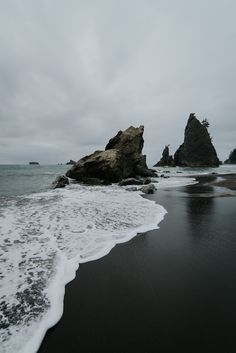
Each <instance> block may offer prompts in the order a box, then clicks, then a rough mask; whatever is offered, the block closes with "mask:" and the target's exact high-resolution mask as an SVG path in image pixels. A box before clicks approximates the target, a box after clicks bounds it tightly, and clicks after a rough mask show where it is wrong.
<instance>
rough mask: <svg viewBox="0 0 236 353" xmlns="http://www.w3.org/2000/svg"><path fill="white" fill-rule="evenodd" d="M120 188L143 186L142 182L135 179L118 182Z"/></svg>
mask: <svg viewBox="0 0 236 353" xmlns="http://www.w3.org/2000/svg"><path fill="white" fill-rule="evenodd" d="M119 185H120V186H125V185H143V182H142V180H140V179H136V178H127V179H123V180H121V181H120V182H119Z"/></svg>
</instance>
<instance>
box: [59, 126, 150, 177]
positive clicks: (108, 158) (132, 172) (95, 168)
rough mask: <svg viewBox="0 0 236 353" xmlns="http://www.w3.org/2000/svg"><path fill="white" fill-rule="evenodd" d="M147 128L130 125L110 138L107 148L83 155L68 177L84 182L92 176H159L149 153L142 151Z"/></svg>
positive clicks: (69, 171) (68, 173)
mask: <svg viewBox="0 0 236 353" xmlns="http://www.w3.org/2000/svg"><path fill="white" fill-rule="evenodd" d="M143 131H144V127H143V126H140V127H138V128H135V127H133V126H130V127H129V128H128V129H126V130H125V131H119V132H118V134H117V135H116V136H115V137H113V138H111V139H110V141H109V142H108V144H107V146H106V148H105V151H95V152H94V153H93V154H91V155H89V156H85V157H83V158H82V159H80V160H79V161H78V162H76V164H75V165H74V166H73V167H72V168H71V169H70V170H68V172H67V173H66V176H68V177H69V178H72V179H76V180H78V181H81V182H87V180H88V179H91V178H92V179H93V180H94V179H99V180H100V181H102V182H104V183H112V182H119V181H121V180H122V179H127V178H137V177H149V176H155V175H156V173H155V171H154V170H151V169H149V168H148V167H147V164H146V156H145V155H143V154H142V149H143V144H144V140H143Z"/></svg>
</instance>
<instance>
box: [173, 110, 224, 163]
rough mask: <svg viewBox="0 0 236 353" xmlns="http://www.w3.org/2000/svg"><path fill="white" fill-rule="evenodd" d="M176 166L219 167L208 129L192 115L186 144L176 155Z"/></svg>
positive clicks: (187, 127) (188, 124) (187, 130)
mask: <svg viewBox="0 0 236 353" xmlns="http://www.w3.org/2000/svg"><path fill="white" fill-rule="evenodd" d="M174 164H175V165H176V166H181V167H218V166H219V164H220V161H219V159H218V157H217V154H216V150H215V148H214V146H213V144H212V141H211V137H210V135H209V133H208V130H207V127H206V126H205V125H204V124H202V123H201V122H200V121H199V120H198V119H197V118H196V117H195V115H194V114H193V113H191V114H190V116H189V119H188V122H187V125H186V128H185V134H184V142H183V144H182V145H181V146H180V147H179V148H178V149H177V151H176V152H175V154H174Z"/></svg>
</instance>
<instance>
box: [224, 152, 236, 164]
mask: <svg viewBox="0 0 236 353" xmlns="http://www.w3.org/2000/svg"><path fill="white" fill-rule="evenodd" d="M224 163H225V164H236V148H235V149H234V150H233V151H232V152H230V154H229V158H228V159H226V161H224Z"/></svg>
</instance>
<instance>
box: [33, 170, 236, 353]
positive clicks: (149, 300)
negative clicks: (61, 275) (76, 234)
mask: <svg viewBox="0 0 236 353" xmlns="http://www.w3.org/2000/svg"><path fill="white" fill-rule="evenodd" d="M214 177H216V178H217V177H218V176H215V175H213V181H214V182H215V179H214ZM220 177H222V176H220ZM200 179H201V180H200V184H195V185H189V186H186V187H180V188H175V190H173V189H168V188H166V189H164V190H157V192H156V194H154V195H148V196H147V195H145V197H146V198H148V199H150V200H155V201H156V202H157V203H160V204H161V205H162V206H163V207H164V208H166V209H167V211H168V214H167V215H166V216H165V218H164V220H163V221H162V222H161V223H160V229H156V230H153V231H149V232H147V233H144V234H138V235H137V236H136V237H134V238H133V239H131V240H130V241H128V242H127V243H123V244H119V246H116V247H114V248H113V249H112V250H111V252H110V253H109V254H108V255H106V256H105V257H103V258H101V259H99V260H96V261H92V262H87V263H85V264H81V265H80V267H79V270H78V272H77V274H76V278H75V279H74V280H73V281H72V282H70V283H69V284H68V285H67V286H66V294H65V300H64V313H63V316H62V318H61V320H60V321H59V322H58V324H57V325H56V326H54V327H53V328H51V329H50V330H49V331H48V333H47V334H46V336H45V338H44V341H43V342H42V345H41V347H40V349H39V351H38V352H39V353H49V352H50V353H51V352H54V351H55V352H57V353H60V352H66V351H68V352H71V353H73V352H96V351H98V350H102V351H105V352H112V353H116V352H117V353H118V352H119V353H121V352H122V353H129V352H132V351H135V352H137V353H139V352H140V353H147V352H148V353H149V352H153V353H154V352H157V351H159V352H161V353H163V352H166V353H170V352H173V353H174V352H176V351H179V350H182V352H191V353H193V352H196V353H199V352H200V351H201V353H211V352H213V351H214V353H215V352H221V353H222V352H224V351H226V350H227V349H228V351H227V352H231V351H232V352H233V351H234V350H235V349H236V340H235V338H234V335H233V331H234V330H233V322H234V313H235V304H234V300H229V298H228V303H226V306H228V305H229V303H230V305H231V306H232V305H233V308H231V309H232V310H231V311H232V313H231V314H230V311H229V308H227V310H226V312H225V311H224V310H223V312H222V310H219V307H220V308H221V300H220V298H218V300H216V298H214V299H213V303H211V302H210V301H209V297H211V295H210V293H208V292H211V291H213V293H214V296H216V294H217V291H218V292H220V294H221V295H222V291H223V290H224V288H225V283H224V282H225V278H223V277H222V278H221V279H220V280H218V279H217V276H216V274H215V272H214V268H211V266H208V267H209V268H210V269H211V270H212V271H213V272H214V275H213V274H212V273H211V274H210V275H209V274H207V273H205V272H206V271H205V268H204V266H203V268H202V265H201V262H200V263H199V264H198V261H196V263H192V264H191V261H192V260H191V257H189V256H190V255H191V256H193V255H195V253H193V254H189V253H188V252H187V251H186V249H185V247H186V244H185V243H186V239H187V240H188V237H189V236H191V237H193V236H194V238H193V239H195V238H196V234H195V233H196V232H197V228H196V229H195V228H191V227H192V225H191V222H194V221H196V225H195V227H199V224H200V225H201V222H202V220H204V217H205V218H206V217H207V219H206V220H207V221H208V223H209V224H210V225H212V223H211V222H210V220H211V219H210V218H209V217H210V216H211V217H213V215H214V214H213V213H212V211H211V210H212V209H213V205H214V203H216V204H218V205H221V204H222V205H223V206H224V207H223V208H222V210H223V211H222V212H224V208H225V207H226V205H228V204H229V206H230V208H229V209H231V208H232V207H233V205H234V203H233V202H232V199H233V198H229V197H224V198H218V197H217V195H216V197H215V199H213V198H211V197H205V198H202V197H201V196H199V197H196V192H197V193H199V195H201V192H202V191H204V192H205V193H207V192H209V190H207V189H208V187H209V180H208V181H207V180H206V178H205V176H204V177H200ZM223 179H224V187H225V185H228V186H229V188H232V187H234V185H235V183H236V176H235V175H234V176H232V175H231V176H230V177H229V176H228V175H227V176H226V177H224V178H223ZM206 182H207V183H208V185H204V184H206ZM214 182H213V184H214ZM211 183H212V178H211ZM196 186H197V187H196ZM215 186H216V189H217V187H218V184H217V185H213V187H214V188H215ZM220 186H222V185H220ZM230 190H232V189H230ZM233 190H234V189H233ZM191 193H192V194H191ZM191 195H192V196H194V197H192V196H191ZM186 196H187V197H186ZM225 196H228V195H225ZM199 201H201V202H200V203H199ZM234 202H235V200H234ZM186 206H187V207H188V212H187V211H186V209H185V208H186ZM221 207H222V206H221ZM227 207H228V206H227ZM234 209H235V206H234ZM189 212H190V214H189ZM199 212H200V213H199ZM183 214H184V216H185V221H184V219H182V215H183ZM195 218H197V219H196V220H195ZM219 218H220V217H218V218H217V219H216V220H218V221H219ZM206 220H205V221H206ZM208 223H207V224H208ZM188 224H190V226H191V227H190V229H188V228H189V225H188ZM201 226H202V225H201ZM212 226H213V227H214V224H213V225H212ZM233 226H234V224H233ZM219 227H222V229H223V228H224V222H223V223H222V224H220V225H219ZM231 227H232V225H230V227H229V230H228V231H229V234H231V233H232V229H231ZM233 229H234V227H233ZM199 231H200V230H199ZM215 231H216V230H215ZM215 231H214V232H215ZM201 232H207V227H203V228H201ZM201 232H200V233H199V234H198V236H197V237H199V236H200V235H201V237H203V235H202V234H201ZM217 232H218V230H217ZM183 234H184V238H183ZM185 238H186V239H185ZM177 239H179V241H178V240H177ZM181 239H182V243H184V246H183V247H181V246H180V244H179V242H180V243H181ZM183 239H184V241H183ZM187 244H188V243H187ZM206 249H208V247H206ZM209 249H210V248H209ZM190 251H191V248H190ZM203 252H204V249H203ZM211 256H212V254H211V253H210V255H209V256H206V259H205V257H203V259H204V261H208V258H209V257H211ZM186 258H187V259H188V261H187V262H185V261H183V259H185V260H186ZM197 260H198V259H197ZM189 262H190V263H189ZM190 265H191V266H190ZM215 266H216V271H217V273H218V274H219V268H218V262H217V263H216V265H215ZM231 266H232V267H233V268H234V267H235V262H234V263H233V264H231ZM191 267H192V268H194V271H193V272H196V273H197V276H196V273H195V276H196V277H197V278H198V277H199V279H198V280H199V282H200V284H201V283H202V282H203V284H204V286H203V288H202V289H201V290H199V283H198V281H197V283H195V281H194V280H193V279H194V278H195V276H192V275H193V273H191V275H190V274H189V273H188V272H189V268H191ZM195 267H196V268H195ZM225 267H226V269H227V266H226V265H225ZM198 272H200V274H201V276H202V277H203V278H202V279H201V276H200V274H199V273H198ZM208 275H209V276H208ZM212 278H213V279H214V281H213V279H212ZM186 279H188V280H189V281H190V283H191V286H190V287H191V290H190V288H189V286H188V285H187V284H188V281H187V280H186ZM230 280H232V279H231V278H230ZM208 281H209V282H210V286H209V283H208ZM212 282H213V283H212ZM227 286H229V283H228V282H227ZM182 287H183V288H182ZM219 289H220V291H219ZM207 290H208V291H207ZM185 292H186V293H187V295H186V297H185V294H184V293H185ZM199 292H200V293H199ZM196 293H197V294H198V295H197V296H196ZM204 293H205V294H204ZM213 293H212V295H213ZM205 295H206V296H207V298H208V299H207V301H206V302H205V301H204V296H205ZM235 295H236V289H235V288H234V289H233V290H232V293H230V299H232V298H233V297H235ZM199 298H200V299H199ZM222 300H223V299H222ZM211 316H213V319H214V317H215V319H214V320H213V319H212V318H211ZM209 317H210V318H211V320H209ZM220 318H221V320H220ZM219 320H220V321H219ZM221 323H222V324H221ZM222 335H223V336H222ZM230 350H231V351H230Z"/></svg>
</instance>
